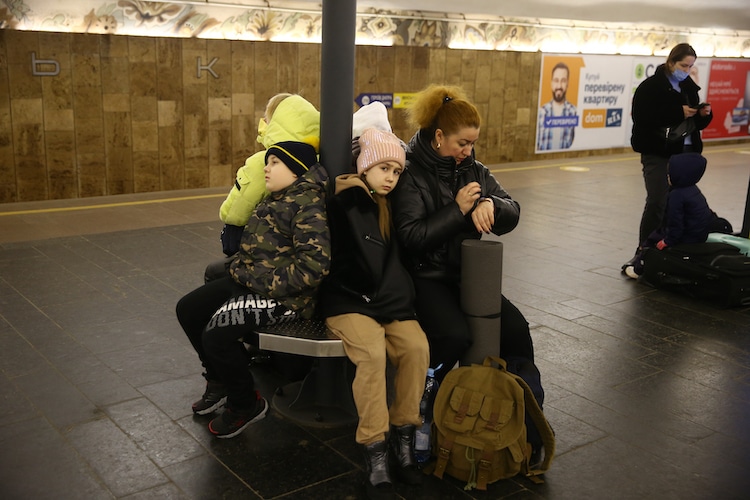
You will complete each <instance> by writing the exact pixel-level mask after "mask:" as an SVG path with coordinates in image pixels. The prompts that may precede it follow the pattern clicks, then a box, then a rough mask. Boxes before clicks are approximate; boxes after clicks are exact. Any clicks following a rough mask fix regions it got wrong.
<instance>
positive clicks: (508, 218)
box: [390, 131, 521, 283]
mask: <svg viewBox="0 0 750 500" xmlns="http://www.w3.org/2000/svg"><path fill="white" fill-rule="evenodd" d="M406 166H407V168H406V171H405V172H404V174H403V175H402V177H401V180H400V181H399V183H398V185H397V186H396V189H395V190H394V192H393V193H392V194H391V195H390V197H391V204H392V206H393V220H394V224H395V226H396V233H397V235H398V238H399V241H400V244H401V246H402V247H403V248H404V249H405V252H404V253H405V258H406V264H407V267H409V270H410V272H411V273H412V275H413V276H415V277H418V278H428V279H438V280H441V281H445V282H448V283H457V282H458V281H459V280H460V276H461V242H462V241H463V240H465V239H479V238H481V236H482V235H481V234H480V233H479V232H478V231H477V230H476V228H475V227H474V223H473V222H472V220H471V212H469V213H467V214H466V215H463V214H461V211H460V210H459V208H458V204H457V203H456V202H455V201H454V199H455V196H456V193H457V192H458V190H459V189H461V188H462V187H463V186H465V185H467V184H468V183H470V182H473V181H476V182H478V183H479V184H480V186H481V187H482V198H491V199H492V202H493V204H494V205H495V224H494V226H493V228H492V232H493V233H494V234H496V235H501V234H505V233H508V232H510V231H512V230H513V228H515V227H516V225H517V224H518V218H519V215H520V210H521V209H520V206H519V205H518V202H516V201H514V200H512V199H511V197H510V195H508V193H507V192H505V190H504V189H503V188H502V186H500V183H499V182H497V180H496V179H495V177H494V176H493V175H492V174H491V173H490V171H489V169H487V167H485V166H484V165H482V164H481V163H480V162H478V161H476V160H475V159H474V155H473V152H472V156H471V157H469V158H466V159H465V160H464V161H463V162H462V163H461V164H459V165H456V162H455V160H454V159H453V158H452V157H443V156H440V155H438V154H437V152H435V150H434V149H433V148H432V146H431V144H430V140H429V138H428V134H426V133H425V132H424V131H419V132H417V133H416V134H415V135H414V137H412V139H411V141H409V145H408V147H407V151H406ZM483 203H484V202H483Z"/></svg>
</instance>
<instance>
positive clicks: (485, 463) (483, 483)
mask: <svg viewBox="0 0 750 500" xmlns="http://www.w3.org/2000/svg"><path fill="white" fill-rule="evenodd" d="M494 452H495V450H494V448H493V447H492V445H490V444H487V445H486V446H485V448H484V450H482V457H481V458H480V459H479V467H478V472H477V484H476V487H477V489H478V490H482V491H486V490H487V482H488V481H489V479H490V473H491V472H492V457H493V455H494ZM464 489H465V488H464Z"/></svg>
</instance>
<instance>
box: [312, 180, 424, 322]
mask: <svg viewBox="0 0 750 500" xmlns="http://www.w3.org/2000/svg"><path fill="white" fill-rule="evenodd" d="M335 186H336V193H335V194H334V196H331V197H329V198H328V225H329V227H330V230H331V246H332V257H331V272H330V274H329V275H328V276H327V277H326V278H325V279H324V280H323V284H322V286H321V289H320V293H319V296H318V300H319V302H318V313H319V314H320V315H322V316H323V317H330V316H337V315H340V314H346V313H359V314H364V315H366V316H369V317H371V318H373V319H375V320H376V321H378V322H380V323H390V322H391V321H394V320H399V321H403V320H410V319H416V313H415V311H414V296H415V294H414V284H413V283H412V281H411V277H410V276H409V273H408V272H407V271H406V269H405V268H404V266H403V264H402V262H401V259H400V258H399V250H398V244H397V242H396V237H395V234H394V233H395V232H394V231H392V232H391V238H390V239H389V241H384V239H383V237H382V236H381V234H380V229H379V226H378V213H379V212H378V205H377V203H376V202H375V200H374V199H373V197H372V196H371V195H370V192H369V189H368V188H367V186H366V185H365V184H364V182H363V181H362V180H361V179H360V178H359V176H357V175H356V174H345V175H342V176H339V177H338V178H337V179H336V183H335Z"/></svg>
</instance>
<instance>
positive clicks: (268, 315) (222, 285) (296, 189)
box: [177, 141, 331, 438]
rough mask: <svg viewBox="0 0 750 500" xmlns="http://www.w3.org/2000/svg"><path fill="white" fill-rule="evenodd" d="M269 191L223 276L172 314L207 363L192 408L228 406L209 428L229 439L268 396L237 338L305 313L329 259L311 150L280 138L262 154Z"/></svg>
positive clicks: (262, 410) (262, 411)
mask: <svg viewBox="0 0 750 500" xmlns="http://www.w3.org/2000/svg"><path fill="white" fill-rule="evenodd" d="M265 158H266V166H265V168H264V169H263V170H264V174H265V183H266V188H267V189H268V191H269V192H270V193H269V194H268V195H267V196H266V197H265V198H263V199H262V200H261V201H260V203H258V205H257V206H256V207H255V210H254V211H253V213H252V215H251V216H250V219H249V220H248V222H247V225H246V227H245V230H244V232H243V233H242V240H241V243H240V249H239V253H238V254H237V257H236V258H235V259H234V261H233V262H232V263H231V265H230V266H229V274H228V275H227V276H224V277H222V278H218V279H216V280H213V281H210V282H208V283H206V284H205V285H203V286H202V287H200V288H198V289H196V290H194V291H192V292H190V293H189V294H187V295H186V296H184V297H183V298H182V299H180V301H179V302H178V303H177V319H178V321H179V322H180V326H182V329H183V330H185V334H186V335H187V337H188V339H189V340H190V343H191V344H192V345H193V347H194V348H195V351H196V352H197V353H198V357H199V358H200V360H201V363H202V364H203V368H204V369H205V373H204V377H205V378H206V391H205V393H204V394H203V396H202V397H201V399H199V400H198V401H196V402H195V403H193V412H194V413H195V414H197V415H208V414H210V413H212V412H214V411H215V410H217V409H219V408H221V407H222V406H224V405H225V404H226V409H225V410H224V412H223V413H222V414H220V415H219V416H217V417H216V418H214V419H213V420H211V422H210V423H209V424H208V430H209V431H210V432H211V433H212V434H214V435H215V436H216V437H219V438H230V437H233V436H236V435H237V434H239V433H240V432H242V431H243V430H244V429H245V428H246V427H247V426H249V425H250V424H252V423H254V422H257V421H258V420H260V419H262V418H263V417H264V416H265V415H266V412H267V411H268V402H267V401H266V400H265V399H264V398H262V397H261V396H260V394H259V393H258V392H257V391H256V390H255V386H254V382H253V376H252V374H251V373H250V371H249V370H248V369H247V355H246V352H245V347H244V346H243V343H242V342H241V340H247V339H249V338H250V335H249V334H250V333H252V332H253V330H254V329H255V328H256V327H259V326H264V325H268V324H275V323H280V322H286V321H291V320H293V319H296V318H310V317H312V315H313V311H314V308H315V303H314V299H315V296H316V294H317V289H318V286H319V285H320V283H321V281H322V280H323V277H324V276H325V275H327V274H328V269H329V266H330V262H331V257H330V256H331V247H330V233H329V230H328V222H327V216H326V206H325V192H326V184H327V181H328V174H327V173H326V171H325V169H323V167H322V166H321V165H320V164H318V163H317V159H316V155H315V149H314V148H313V147H312V146H310V145H309V144H305V143H302V142H291V141H290V142H279V143H276V144H274V145H273V146H271V147H270V148H268V152H267V153H266V156H265Z"/></svg>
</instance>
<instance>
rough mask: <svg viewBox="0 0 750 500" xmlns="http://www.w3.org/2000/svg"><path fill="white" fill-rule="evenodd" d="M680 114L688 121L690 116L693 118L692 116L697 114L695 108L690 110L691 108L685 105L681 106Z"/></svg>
mask: <svg viewBox="0 0 750 500" xmlns="http://www.w3.org/2000/svg"><path fill="white" fill-rule="evenodd" d="M682 112H683V114H684V115H685V119H686V120H687V119H688V118H690V117H691V116H694V115H695V113H697V112H698V110H697V109H695V108H691V107H690V106H688V105H687V104H683V105H682Z"/></svg>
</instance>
